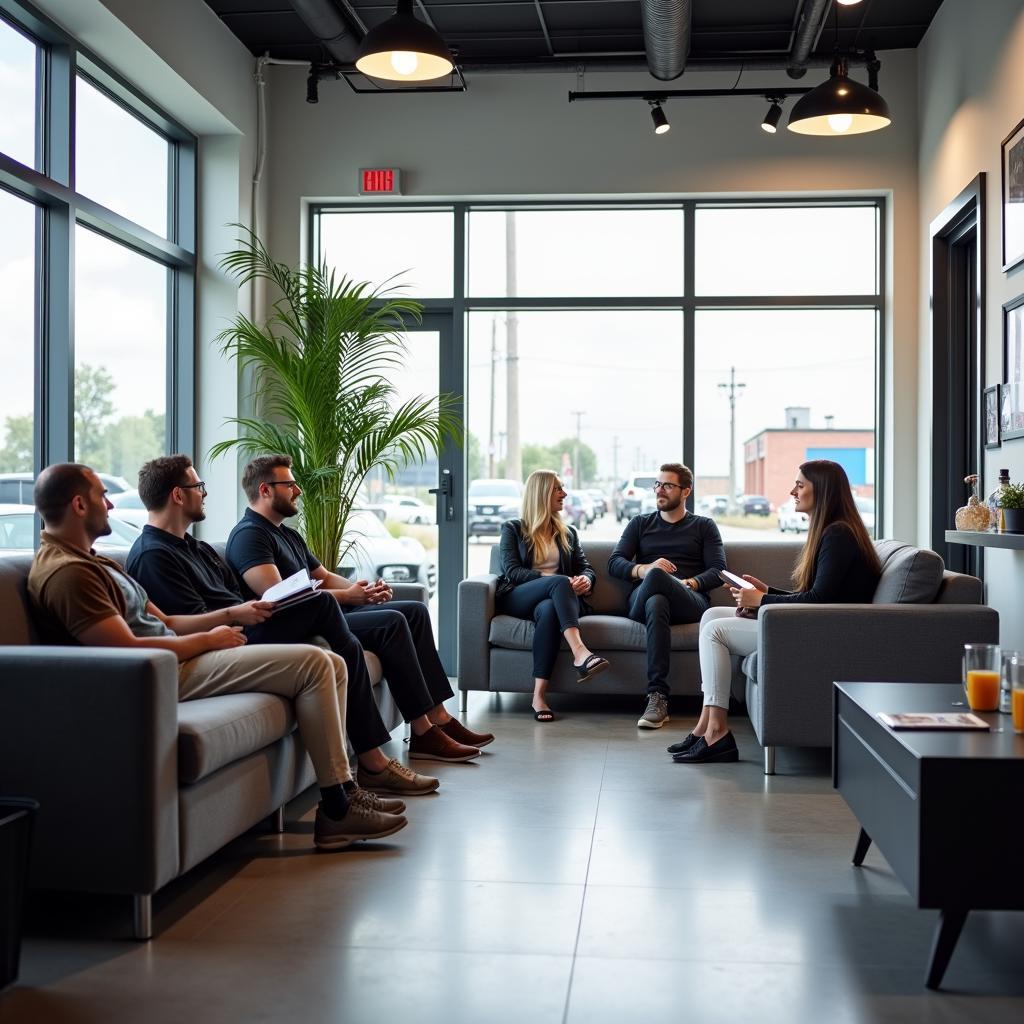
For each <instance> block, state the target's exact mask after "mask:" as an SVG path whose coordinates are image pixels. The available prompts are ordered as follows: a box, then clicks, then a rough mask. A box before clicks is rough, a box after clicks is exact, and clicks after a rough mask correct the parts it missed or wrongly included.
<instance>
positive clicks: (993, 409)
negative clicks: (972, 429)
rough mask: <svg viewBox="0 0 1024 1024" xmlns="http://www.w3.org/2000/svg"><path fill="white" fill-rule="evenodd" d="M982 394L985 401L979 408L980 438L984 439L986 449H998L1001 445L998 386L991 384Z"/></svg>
mask: <svg viewBox="0 0 1024 1024" xmlns="http://www.w3.org/2000/svg"><path fill="white" fill-rule="evenodd" d="M984 394H985V400H984V402H983V403H982V406H981V410H982V411H981V415H982V417H983V419H982V424H981V432H982V436H983V437H984V438H985V447H986V448H998V447H999V446H1000V445H1001V444H1002V441H1001V440H1000V437H1001V433H1000V430H999V385H998V384H993V385H992V386H991V387H990V388H985V393H984Z"/></svg>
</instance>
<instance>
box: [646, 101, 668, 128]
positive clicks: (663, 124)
mask: <svg viewBox="0 0 1024 1024" xmlns="http://www.w3.org/2000/svg"><path fill="white" fill-rule="evenodd" d="M647 102H648V103H650V105H651V120H652V121H653V122H654V134H655V135H664V134H665V133H666V132H667V131H668V130H669V129H670V128H671V127H672V125H670V124H669V123H668V118H667V117H666V116H665V111H664V110H662V108H661V100H648V101H647Z"/></svg>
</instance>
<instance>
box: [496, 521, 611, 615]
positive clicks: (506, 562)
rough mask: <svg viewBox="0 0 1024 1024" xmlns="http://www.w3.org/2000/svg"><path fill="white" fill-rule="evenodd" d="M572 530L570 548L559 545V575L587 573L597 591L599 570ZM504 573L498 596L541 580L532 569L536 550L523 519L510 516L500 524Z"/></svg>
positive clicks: (592, 589)
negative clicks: (526, 534)
mask: <svg viewBox="0 0 1024 1024" xmlns="http://www.w3.org/2000/svg"><path fill="white" fill-rule="evenodd" d="M566 529H567V530H568V531H569V550H568V551H563V550H562V548H561V545H559V546H558V574H559V575H560V576H586V577H587V579H588V580H590V593H591V594H592V593H593V592H594V585H595V584H596V583H597V573H595V572H594V570H593V567H592V566H591V564H590V562H588V561H587V556H586V555H585V554H583V548H582V547H580V538H579V534H577V533H576V531H575V530H574V529H573V528H572V527H571V526H567V527H566ZM500 550H501V575H500V576H499V577H498V589H497V591H496V592H495V596H496V597H501V596H502V595H503V594H507V593H508V592H509V591H510V590H512V589H513V588H515V587H518V586H519V584H520V583H529V582H530V580H539V579H540V572H539V570H537V569H534V568H533V552H532V551H531V550H530V547H529V545H528V544H527V543H526V538H525V537H524V536H523V529H522V520H520V519H510V520H509V521H508V522H507V523H503V524H502V527H501V545H500ZM586 603H587V602H586V599H585V598H583V597H581V598H580V605H581V606H584V607H585V606H586Z"/></svg>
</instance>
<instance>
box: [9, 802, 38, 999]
mask: <svg viewBox="0 0 1024 1024" xmlns="http://www.w3.org/2000/svg"><path fill="white" fill-rule="evenodd" d="M38 810H39V804H37V803H36V802H35V800H27V799H22V798H20V797H0V989H2V988H4V987H5V986H7V985H10V983H11V982H12V981H14V980H15V978H17V977H18V961H19V960H20V959H21V922H22V917H23V915H24V911H25V891H26V890H27V888H28V865H29V850H30V848H31V846H32V823H33V821H34V819H35V816H36V811H38Z"/></svg>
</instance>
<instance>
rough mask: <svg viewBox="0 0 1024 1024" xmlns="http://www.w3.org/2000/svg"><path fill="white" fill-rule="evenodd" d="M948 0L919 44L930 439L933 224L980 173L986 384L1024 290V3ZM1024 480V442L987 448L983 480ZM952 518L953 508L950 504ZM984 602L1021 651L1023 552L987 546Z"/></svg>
mask: <svg viewBox="0 0 1024 1024" xmlns="http://www.w3.org/2000/svg"><path fill="white" fill-rule="evenodd" d="M979 13H980V10H979V5H978V4H977V3H972V2H970V0H945V2H944V3H943V5H942V7H940V8H939V11H938V14H937V15H936V17H935V20H934V21H933V22H932V24H931V27H930V28H929V30H928V33H927V35H926V36H925V38H924V40H923V41H922V44H921V46H920V47H919V50H918V55H919V93H920V96H921V112H920V129H921V131H920V202H921V215H920V229H921V236H920V241H919V247H920V252H921V261H920V283H919V295H920V339H919V345H920V384H919V393H920V399H919V406H920V418H919V424H918V426H919V430H918V443H919V445H920V449H921V452H922V454H925V453H927V451H928V447H929V445H930V437H929V430H930V424H931V416H932V409H931V400H930V393H929V392H930V384H929V382H930V374H931V327H930V317H929V310H928V296H929V274H930V270H929V263H928V254H929V250H930V240H929V224H930V222H931V220H932V219H933V218H935V217H936V216H937V215H938V214H940V213H941V212H942V210H943V208H944V207H945V206H946V204H947V203H948V202H949V201H950V200H951V199H953V198H954V197H955V196H956V195H957V194H958V193H959V192H960V191H961V189H963V188H964V186H965V185H967V184H968V183H969V182H970V181H971V180H972V179H973V178H974V177H975V176H976V175H977V174H978V172H979V171H984V172H985V173H986V175H987V192H988V194H987V196H986V201H985V217H986V227H987V239H988V240H987V246H986V252H985V258H986V263H987V268H988V272H987V275H986V282H985V283H986V289H985V296H986V301H985V364H986V378H987V379H986V380H985V384H986V386H987V385H990V384H995V383H997V382H999V381H1000V380H1002V376H1001V374H1002V365H1003V357H1002V305H1003V303H1004V302H1006V301H1008V300H1009V299H1012V298H1014V297H1016V296H1017V295H1019V294H1020V293H1021V292H1024V267H1018V268H1017V269H1016V270H1015V271H1013V272H1011V273H1010V274H1004V273H1003V272H1002V270H1001V267H1002V258H1001V254H1000V253H1001V230H1000V163H999V161H1000V153H999V144H1000V142H1001V141H1002V140H1003V139H1004V138H1005V137H1006V136H1007V135H1008V134H1009V133H1010V131H1011V130H1012V129H1013V128H1014V127H1015V126H1016V125H1017V124H1018V122H1020V120H1021V119H1022V118H1024V74H1022V71H1021V69H1022V68H1024V3H1022V2H1021V0H985V4H984V17H980V16H979ZM1001 467H1007V468H1009V470H1010V475H1011V477H1012V479H1014V480H1015V481H1019V480H1021V479H1024V441H1009V442H1006V443H1005V444H1004V445H1003V446H1002V448H999V449H996V450H993V451H988V452H986V453H985V466H984V486H985V488H986V490H991V488H992V487H993V486H995V482H996V478H997V476H998V472H999V469H1000V468H1001ZM930 488H931V480H930V477H929V473H928V460H927V458H922V459H921V461H920V464H919V477H918V495H919V503H918V522H919V536H920V537H921V539H922V540H923V539H925V538H926V537H927V535H928V525H927V524H928V514H929V495H930ZM950 522H951V523H952V510H950ZM985 560H986V573H985V575H986V582H987V585H988V597H989V603H990V604H992V605H993V606H994V607H995V608H997V609H998V610H999V613H1000V623H1001V632H1002V642H1003V645H1004V646H1011V647H1014V648H1017V649H1024V614H1022V612H1021V607H1022V604H1024V601H1022V598H1024V587H1022V580H1024V552H1011V551H1000V550H993V549H987V550H986V556H985Z"/></svg>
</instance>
